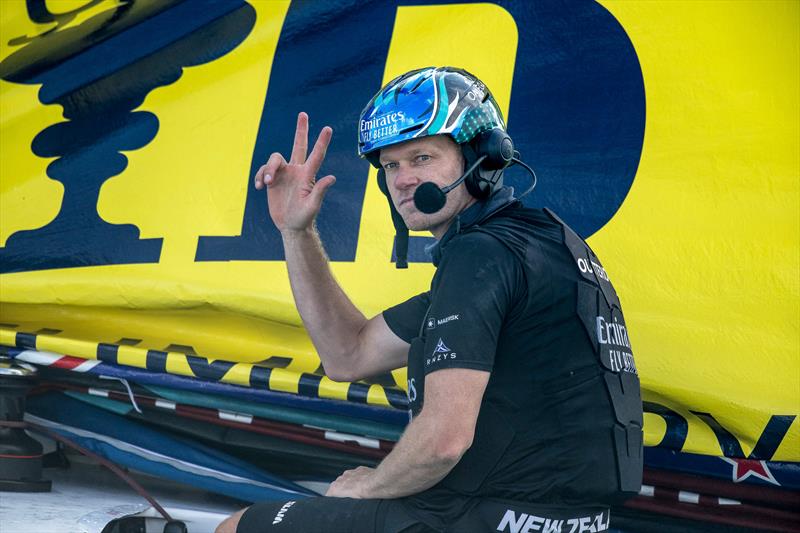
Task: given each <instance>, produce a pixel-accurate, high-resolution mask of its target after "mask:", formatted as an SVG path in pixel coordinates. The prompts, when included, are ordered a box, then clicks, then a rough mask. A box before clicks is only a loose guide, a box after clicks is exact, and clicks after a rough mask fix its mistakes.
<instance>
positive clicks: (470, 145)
mask: <svg viewBox="0 0 800 533" xmlns="http://www.w3.org/2000/svg"><path fill="white" fill-rule="evenodd" d="M505 130H506V126H505V122H504V121H503V114H502V113H501V112H500V108H499V107H498V106H497V102H495V100H494V97H493V96H492V94H491V93H490V92H489V89H488V88H487V87H486V85H484V84H483V82H482V81H480V80H479V79H478V78H476V77H475V76H473V75H472V74H470V73H469V72H467V71H466V70H463V69H459V68H453V67H439V68H435V67H427V68H423V69H418V70H412V71H411V72H407V73H406V74H403V75H402V76H399V77H397V78H395V79H394V80H392V81H390V82H389V83H387V84H386V86H385V87H383V88H382V89H381V90H380V91H378V94H376V95H375V96H373V97H372V99H371V100H370V101H369V103H368V104H367V106H366V107H365V108H364V110H363V111H362V112H361V117H360V120H359V121H358V155H360V156H361V157H364V158H366V159H367V160H368V161H369V162H370V163H371V164H372V166H374V167H375V168H377V169H378V186H379V188H380V190H381V192H383V194H384V195H386V197H387V199H388V200H389V210H390V213H391V215H392V223H393V224H394V227H395V230H396V233H397V234H396V237H395V251H396V256H397V265H396V266H397V268H406V267H407V260H406V256H407V253H408V228H407V227H406V225H405V222H404V221H403V219H402V217H401V216H400V214H399V213H398V212H397V210H396V208H395V206H394V204H393V203H392V199H391V197H390V196H389V190H388V187H387V184H386V174H385V173H384V171H383V169H382V168H381V166H380V162H379V159H378V158H379V155H380V150H381V148H386V147H387V146H392V145H394V144H398V143H402V142H405V141H410V140H412V139H419V138H422V137H426V136H429V135H443V134H444V135H449V136H450V137H451V138H452V139H453V140H454V141H455V142H456V143H457V144H458V145H459V146H461V152H462V154H463V155H464V160H465V163H466V168H469V169H471V170H468V174H465V175H464V176H463V177H462V179H464V178H466V179H465V185H466V187H467V190H468V191H469V192H470V194H472V195H473V196H475V197H476V198H486V197H487V196H489V195H490V194H491V193H492V192H493V191H495V190H497V189H499V188H500V187H501V186H502V183H503V179H502V176H503V169H504V168H505V167H506V166H508V164H509V162H510V161H511V159H512V157H513V154H514V148H513V143H512V142H511V138H510V137H509V136H508V134H507V133H506V131H505ZM436 190H437V191H440V190H439V189H438V188H436ZM441 196H442V198H443V197H444V193H441ZM415 203H416V199H415ZM434 209H435V208H434Z"/></svg>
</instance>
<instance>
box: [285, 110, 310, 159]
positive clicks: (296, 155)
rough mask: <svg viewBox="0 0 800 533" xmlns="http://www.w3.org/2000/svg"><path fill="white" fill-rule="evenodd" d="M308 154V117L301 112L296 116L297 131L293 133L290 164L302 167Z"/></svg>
mask: <svg viewBox="0 0 800 533" xmlns="http://www.w3.org/2000/svg"><path fill="white" fill-rule="evenodd" d="M307 153H308V115H307V114H305V113H303V112H302V111H301V112H300V113H298V115H297V129H295V132H294V147H292V158H291V160H290V161H289V162H290V163H295V164H298V165H302V164H303V163H305V162H306V154H307Z"/></svg>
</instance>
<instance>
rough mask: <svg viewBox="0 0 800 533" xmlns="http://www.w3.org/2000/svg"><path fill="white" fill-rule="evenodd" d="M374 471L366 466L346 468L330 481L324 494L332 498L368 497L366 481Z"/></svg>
mask: <svg viewBox="0 0 800 533" xmlns="http://www.w3.org/2000/svg"><path fill="white" fill-rule="evenodd" d="M374 472H375V469H374V468H369V467H366V466H359V467H358V468H354V469H353V470H347V471H346V472H344V473H343V474H342V475H341V476H339V477H338V478H336V481H334V482H333V483H331V485H330V487H328V492H326V493H325V496H333V497H334V498H369V497H370V495H369V494H368V491H367V487H366V485H367V483H366V482H367V481H368V480H369V478H370V476H372V475H373V473H374Z"/></svg>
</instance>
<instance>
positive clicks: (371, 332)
mask: <svg viewBox="0 0 800 533" xmlns="http://www.w3.org/2000/svg"><path fill="white" fill-rule="evenodd" d="M281 235H282V237H283V246H284V249H285V250H286V265H287V268H288V270H289V280H290V282H291V286H292V294H293V295H294V301H295V303H296V304H297V310H298V311H299V312H300V316H301V317H302V319H303V324H304V325H305V327H306V330H307V331H308V333H309V335H310V336H311V340H312V341H313V343H314V346H315V347H316V349H317V353H318V354H319V357H320V359H321V360H322V365H323V366H324V367H325V374H326V375H327V376H328V377H329V378H331V379H333V380H336V381H355V380H357V379H361V378H364V377H368V376H373V375H376V374H380V373H382V372H386V371H388V370H393V369H395V368H399V367H401V366H405V364H406V357H407V355H408V347H409V345H408V343H406V342H405V341H403V340H402V339H400V338H399V337H397V336H396V335H395V334H394V333H393V332H392V330H391V329H389V326H387V325H386V321H385V320H384V319H383V315H377V316H375V317H373V318H371V319H369V320H367V318H366V317H365V316H364V315H363V314H362V313H361V311H359V310H358V309H357V308H356V306H355V305H353V303H352V302H351V301H350V299H349V298H348V297H347V295H346V294H345V293H344V291H343V290H342V288H341V287H340V286H339V284H338V283H337V282H336V279H335V278H334V277H333V274H332V273H331V270H330V267H329V265H328V259H327V257H326V256H325V252H324V250H323V248H322V243H321V242H320V240H319V235H318V234H317V232H316V230H315V229H314V228H311V229H308V230H304V231H300V232H291V231H285V232H283V233H282V234H281Z"/></svg>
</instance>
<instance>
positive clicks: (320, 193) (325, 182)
mask: <svg viewBox="0 0 800 533" xmlns="http://www.w3.org/2000/svg"><path fill="white" fill-rule="evenodd" d="M334 183H336V177H335V176H333V175H330V174H329V175H327V176H325V177H324V178H321V179H319V180H317V183H315V184H314V188H313V189H311V197H312V198H313V200H314V203H315V204H316V205H320V204H322V200H323V199H324V198H325V193H326V192H327V191H328V189H329V188H330V186H331V185H333V184H334Z"/></svg>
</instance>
